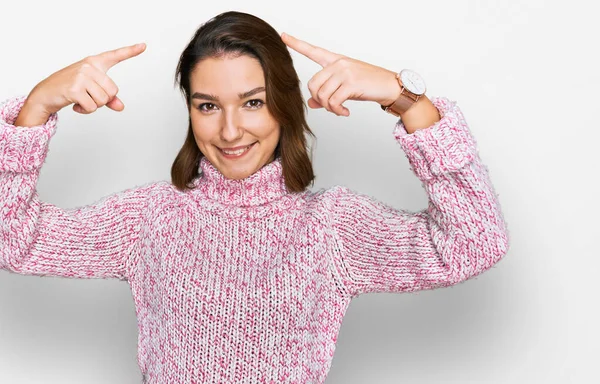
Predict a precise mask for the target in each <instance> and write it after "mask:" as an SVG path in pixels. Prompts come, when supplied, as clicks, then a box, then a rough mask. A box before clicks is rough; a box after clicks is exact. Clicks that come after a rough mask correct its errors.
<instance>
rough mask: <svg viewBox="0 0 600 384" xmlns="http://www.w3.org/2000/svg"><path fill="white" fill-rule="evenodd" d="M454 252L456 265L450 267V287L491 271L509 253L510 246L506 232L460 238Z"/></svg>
mask: <svg viewBox="0 0 600 384" xmlns="http://www.w3.org/2000/svg"><path fill="white" fill-rule="evenodd" d="M454 245H455V247H454V250H453V253H454V255H453V259H454V263H452V264H451V265H450V271H449V276H450V280H451V282H450V285H454V284H458V283H461V282H463V281H465V280H468V279H470V278H472V277H475V276H478V275H480V274H481V273H483V272H485V271H487V270H489V269H491V268H492V267H493V266H495V265H496V264H497V263H498V262H499V261H500V260H502V259H503V258H504V256H505V255H506V254H507V253H508V249H509V246H510V241H509V237H508V234H507V232H506V231H500V232H495V233H494V236H487V237H485V238H484V237H483V236H481V237H478V238H469V237H467V236H459V237H458V238H457V241H456V242H455V244H454Z"/></svg>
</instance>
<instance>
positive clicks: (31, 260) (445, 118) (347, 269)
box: [0, 96, 509, 384]
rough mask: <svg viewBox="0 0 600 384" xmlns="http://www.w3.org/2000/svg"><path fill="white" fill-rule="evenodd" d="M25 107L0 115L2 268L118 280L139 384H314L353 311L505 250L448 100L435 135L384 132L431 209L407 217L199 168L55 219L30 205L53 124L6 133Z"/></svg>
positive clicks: (340, 196) (344, 191) (504, 234)
mask: <svg viewBox="0 0 600 384" xmlns="http://www.w3.org/2000/svg"><path fill="white" fill-rule="evenodd" d="M25 99H26V97H25V96H19V97H14V98H11V99H8V100H6V101H5V102H4V103H3V104H2V105H1V107H0V197H1V207H0V208H1V214H2V217H1V221H0V267H1V268H3V269H6V270H8V271H11V272H13V273H19V274H28V275H40V276H42V275H45V276H64V277H70V278H118V279H122V280H126V281H127V282H128V284H129V285H130V287H131V292H132V295H133V300H134V304H135V309H136V314H137V322H138V327H139V338H138V363H139V367H140V370H141V373H142V378H141V382H144V383H156V384H159V383H160V384H167V383H169V384H171V383H269V384H275V383H297V384H300V383H302V384H304V383H323V382H324V381H325V378H326V376H327V373H328V371H329V369H330V365H331V361H332V358H333V354H334V350H335V345H336V339H337V336H338V331H339V329H340V325H341V322H342V319H343V316H344V313H345V311H346V309H347V307H348V305H349V303H350V301H351V299H352V298H353V297H356V296H358V295H360V294H362V293H368V292H412V291H416V290H422V289H432V288H437V287H444V286H450V285H453V284H456V283H459V282H461V281H464V280H466V279H468V278H470V277H473V276H476V275H478V274H479V273H481V272H483V271H485V270H487V269H489V268H490V267H492V265H494V263H496V262H497V261H498V260H500V259H501V257H502V256H503V255H504V254H505V253H506V252H507V249H508V244H509V241H508V231H507V226H506V223H505V221H504V218H503V215H502V212H501V209H500V204H499V201H498V196H497V195H496V193H495V191H494V188H493V186H492V183H491V181H490V179H489V175H488V170H487V168H486V167H485V166H484V164H482V162H481V159H480V157H479V155H478V151H477V147H476V142H475V140H474V138H473V136H472V134H471V132H470V130H469V128H468V126H467V123H466V121H465V119H464V117H463V115H462V113H461V111H460V109H459V108H458V106H457V105H456V103H455V102H453V101H450V100H448V99H447V98H443V97H437V98H432V99H431V100H432V102H433V103H434V105H435V106H436V107H437V108H438V110H439V111H440V115H441V120H440V121H439V122H437V123H435V124H434V125H432V126H431V127H428V128H426V129H422V130H418V131H416V132H415V133H413V134H408V133H407V132H406V130H405V128H404V126H403V124H402V121H401V120H399V121H398V122H397V123H396V125H395V126H394V129H393V136H394V139H395V140H396V141H397V142H398V144H399V145H400V147H401V148H402V150H403V151H404V152H405V154H406V157H407V159H408V163H409V166H410V169H411V170H412V171H413V173H414V174H415V175H416V177H418V178H419V180H421V181H422V185H423V187H424V189H425V191H426V192H427V195H428V198H429V203H428V206H427V208H425V209H423V210H421V211H417V212H410V211H407V210H402V209H397V208H393V207H391V206H389V205H386V204H384V203H382V202H380V201H377V200H375V199H374V198H372V197H370V196H368V195H364V194H360V193H358V192H355V191H352V190H350V189H349V188H346V187H343V186H334V187H331V188H328V189H320V190H318V191H316V192H312V191H310V190H308V189H307V190H306V191H304V192H301V193H290V192H287V190H286V188H285V183H284V178H283V174H282V165H281V162H280V159H279V158H278V159H276V160H275V161H273V162H271V163H269V164H267V165H265V166H264V167H262V168H261V169H260V170H258V171H257V172H256V173H254V174H252V175H250V176H249V177H247V178H246V179H244V180H230V179H226V178H225V177H224V176H223V175H222V174H221V173H219V171H218V170H217V169H216V168H214V167H213V165H212V164H211V163H210V162H209V161H208V160H207V159H206V158H203V159H202V160H201V162H200V164H199V167H200V171H201V172H202V173H201V175H200V176H199V177H198V178H196V179H194V181H193V185H194V188H193V189H192V190H189V191H186V192H181V191H178V190H177V189H175V188H174V187H173V185H172V184H171V183H170V182H167V181H157V182H151V183H147V184H145V185H141V186H136V187H134V188H130V189H127V190H124V191H121V192H118V193H114V194H112V195H109V196H105V197H103V198H101V199H99V200H98V201H97V202H95V203H93V204H91V205H87V206H83V207H79V208H75V209H61V208H59V207H57V206H54V205H52V204H49V203H45V202H43V201H41V200H40V199H39V196H38V194H37V191H36V183H37V180H38V175H39V170H40V168H41V167H42V165H43V163H44V160H45V157H46V155H47V152H48V143H49V141H50V138H51V137H52V136H53V135H54V133H55V131H56V126H57V121H58V118H57V115H56V114H54V115H52V116H51V117H50V119H49V120H48V122H47V123H45V124H43V125H40V126H35V127H16V126H14V125H13V124H14V122H15V120H16V118H17V116H18V114H19V111H20V110H21V108H22V107H23V103H24V102H25ZM388 165H389V166H391V167H392V168H397V167H400V166H401V164H388Z"/></svg>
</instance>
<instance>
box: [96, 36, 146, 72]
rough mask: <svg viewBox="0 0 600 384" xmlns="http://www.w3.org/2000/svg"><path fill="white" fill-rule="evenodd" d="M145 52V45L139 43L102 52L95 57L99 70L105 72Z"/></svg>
mask: <svg viewBox="0 0 600 384" xmlns="http://www.w3.org/2000/svg"><path fill="white" fill-rule="evenodd" d="M145 50H146V44H145V43H140V44H135V45H130V46H127V47H122V48H118V49H113V50H110V51H106V52H102V53H100V54H98V55H96V56H95V57H96V58H97V59H98V62H99V67H100V69H101V70H102V71H104V72H106V71H108V70H109V69H110V68H111V67H113V66H115V65H116V64H118V63H120V62H122V61H124V60H127V59H130V58H132V57H135V56H137V55H139V54H140V53H142V52H144V51H145Z"/></svg>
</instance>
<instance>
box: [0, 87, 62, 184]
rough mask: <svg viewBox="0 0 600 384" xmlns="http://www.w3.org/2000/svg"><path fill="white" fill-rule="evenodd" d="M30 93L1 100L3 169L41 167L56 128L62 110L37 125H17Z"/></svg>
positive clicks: (22, 170) (0, 163)
mask: <svg viewBox="0 0 600 384" xmlns="http://www.w3.org/2000/svg"><path fill="white" fill-rule="evenodd" d="M26 100H27V96H16V97H13V98H10V99H7V100H5V101H4V102H3V103H2V104H0V172H17V173H27V172H31V171H34V170H36V169H39V168H40V167H41V166H42V164H43V163H44V160H45V159H46V155H47V153H48V142H49V141H50V138H51V137H52V136H53V135H54V133H55V132H56V124H57V122H58V114H57V113H53V114H52V115H50V118H49V119H48V121H47V122H46V123H44V124H42V125H36V126H33V127H18V126H15V125H13V124H14V123H15V121H16V120H17V117H18V116H19V112H21V109H22V108H23V105H24V104H25V101H26Z"/></svg>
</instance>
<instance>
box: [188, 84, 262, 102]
mask: <svg viewBox="0 0 600 384" xmlns="http://www.w3.org/2000/svg"><path fill="white" fill-rule="evenodd" d="M264 91H265V87H256V88H254V89H251V90H249V91H247V92H243V93H238V96H239V98H240V99H245V98H247V97H250V96H252V95H255V94H257V93H259V92H264ZM192 99H204V100H211V101H219V97H218V96H216V95H209V94H207V93H202V92H195V93H194V94H193V95H192Z"/></svg>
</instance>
